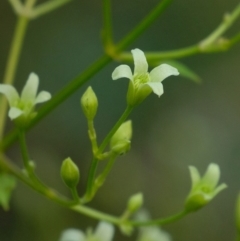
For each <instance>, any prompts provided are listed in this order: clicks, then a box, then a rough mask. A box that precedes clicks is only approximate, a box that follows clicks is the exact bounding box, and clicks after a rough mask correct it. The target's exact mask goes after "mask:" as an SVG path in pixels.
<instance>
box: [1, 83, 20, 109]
mask: <svg viewBox="0 0 240 241" xmlns="http://www.w3.org/2000/svg"><path fill="white" fill-rule="evenodd" d="M0 93H2V94H4V95H5V96H6V98H7V100H8V102H9V105H10V106H13V105H14V103H15V102H16V101H18V100H19V95H18V92H17V91H16V89H15V88H14V87H13V86H11V85H5V84H0Z"/></svg>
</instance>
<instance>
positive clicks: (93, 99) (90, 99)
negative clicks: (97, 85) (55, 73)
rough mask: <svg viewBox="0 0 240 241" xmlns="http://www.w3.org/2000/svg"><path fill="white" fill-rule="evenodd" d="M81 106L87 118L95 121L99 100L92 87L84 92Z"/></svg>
mask: <svg viewBox="0 0 240 241" xmlns="http://www.w3.org/2000/svg"><path fill="white" fill-rule="evenodd" d="M81 106H82V109H83V112H84V115H85V116H86V118H87V119H88V120H93V119H94V117H95V115H96V113H97V108H98V100H97V96H96V94H95V93H94V91H93V89H92V87H91V86H89V87H88V88H87V90H86V91H85V92H84V94H83V96H82V98H81Z"/></svg>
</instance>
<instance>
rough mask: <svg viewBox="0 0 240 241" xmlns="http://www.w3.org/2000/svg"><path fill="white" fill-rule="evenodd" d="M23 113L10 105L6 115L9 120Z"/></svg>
mask: <svg viewBox="0 0 240 241" xmlns="http://www.w3.org/2000/svg"><path fill="white" fill-rule="evenodd" d="M22 113H23V111H22V110H20V109H18V108H16V107H11V108H10V110H9V112H8V116H9V117H10V119H11V120H13V119H16V118H18V117H19V116H20V115H21V114H22Z"/></svg>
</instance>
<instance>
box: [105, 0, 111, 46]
mask: <svg viewBox="0 0 240 241" xmlns="http://www.w3.org/2000/svg"><path fill="white" fill-rule="evenodd" d="M103 42H104V45H105V46H108V45H112V42H113V34H112V13H111V0H103Z"/></svg>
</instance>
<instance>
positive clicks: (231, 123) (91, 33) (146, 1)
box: [0, 0, 240, 241]
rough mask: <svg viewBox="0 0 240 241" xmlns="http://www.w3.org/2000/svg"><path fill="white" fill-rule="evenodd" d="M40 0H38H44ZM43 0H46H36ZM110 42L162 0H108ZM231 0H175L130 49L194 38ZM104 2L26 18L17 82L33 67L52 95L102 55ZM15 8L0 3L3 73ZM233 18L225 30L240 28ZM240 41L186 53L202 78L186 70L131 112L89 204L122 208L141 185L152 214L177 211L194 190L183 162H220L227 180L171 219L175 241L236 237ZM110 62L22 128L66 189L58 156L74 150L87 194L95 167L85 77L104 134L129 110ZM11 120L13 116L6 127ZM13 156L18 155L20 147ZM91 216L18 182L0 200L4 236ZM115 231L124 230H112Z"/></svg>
mask: <svg viewBox="0 0 240 241" xmlns="http://www.w3.org/2000/svg"><path fill="white" fill-rule="evenodd" d="M39 2H41V1H39ZM42 2H44V1H42ZM112 3H113V16H114V17H113V21H114V36H115V40H116V41H118V40H120V39H121V38H122V37H123V36H124V35H125V34H127V33H128V32H129V31H130V30H131V29H132V28H133V27H134V26H136V25H137V24H138V22H139V21H140V20H141V19H142V18H143V17H144V16H145V15H146V14H147V13H148V12H149V11H150V10H151V9H152V8H154V6H155V5H156V4H157V3H158V1H157V0H142V1H137V0H122V1H116V0H115V1H112ZM238 3H239V1H237V0H228V1H226V0H210V1H209V0H198V1H197V0H181V1H180V0H178V1H177V0H175V1H174V2H173V4H172V5H171V6H170V7H169V8H168V9H167V11H166V12H165V13H164V14H163V15H162V16H161V17H160V18H159V19H158V20H157V21H156V22H155V23H154V24H153V25H152V26H151V28H149V29H148V30H147V31H146V32H145V33H144V34H143V35H142V36H141V37H140V38H139V39H138V40H137V41H135V42H134V44H132V46H131V47H130V48H129V50H131V49H132V48H136V47H137V48H140V49H142V50H143V51H154V50H170V49H176V48H181V47H185V46H189V45H192V44H194V43H197V42H198V41H200V40H201V39H203V38H204V37H206V36H207V35H208V34H209V33H210V32H211V31H213V29H214V28H215V27H216V26H217V25H218V24H219V23H220V22H221V20H222V16H223V14H224V13H225V12H227V11H231V10H233V8H234V7H235V6H236V5H237V4H238ZM101 8H102V5H101V1H97V0H95V1H91V0H90V1H79V0H75V1H73V2H72V3H70V4H68V5H66V6H64V7H62V8H61V9H59V10H57V11H55V12H53V13H51V14H48V15H46V16H43V17H41V18H39V19H37V20H34V21H33V22H31V23H30V25H29V28H28V32H27V35H26V41H25V43H24V46H23V52H22V55H21V58H20V62H19V67H18V70H17V75H16V87H17V88H18V89H19V90H21V88H22V86H23V85H24V83H25V81H26V79H27V77H28V75H29V73H30V72H31V71H34V72H36V73H37V74H38V75H39V77H40V80H41V83H40V89H41V90H48V91H50V92H51V93H53V94H54V93H57V92H58V91H59V90H60V89H61V88H62V87H63V86H64V85H65V84H67V83H68V82H69V81H70V80H71V79H73V78H74V77H75V76H77V75H78V74H79V73H81V72H82V71H83V70H84V69H85V68H86V67H87V66H89V65H90V64H91V63H92V62H93V61H94V60H96V59H97V58H98V57H99V56H101V55H102V54H103V48H102V45H101V41H100V32H101V28H102V14H101ZM15 23H16V16H15V15H14V14H13V12H12V9H11V7H10V5H9V3H8V1H6V0H1V1H0V41H1V44H0V74H1V78H2V76H3V73H4V69H5V64H6V58H7V55H8V51H9V46H10V41H11V38H12V34H13V30H14V26H15ZM239 27H240V20H238V21H237V23H236V24H235V25H234V26H233V27H232V28H231V30H230V31H229V32H228V33H227V36H232V35H233V34H235V33H237V32H238V31H239ZM239 55H240V45H237V46H234V47H233V48H232V49H231V50H230V51H229V52H226V53H218V54H213V55H199V56H194V57H189V58H186V59H183V63H185V64H187V65H188V66H189V67H190V68H192V69H193V70H195V71H196V72H197V73H198V74H199V75H200V76H201V77H202V80H203V82H202V84H201V85H197V84H195V83H193V82H191V81H189V80H186V79H184V78H182V77H171V78H169V79H167V80H165V81H164V90H165V94H164V95H163V96H162V97H161V98H160V99H158V98H157V96H155V95H151V96H150V97H148V99H147V100H146V101H145V102H144V103H143V104H142V105H141V106H139V107H138V108H136V110H135V111H134V113H133V114H132V115H131V119H132V120H133V128H134V134H133V140H132V149H131V151H130V153H129V154H128V155H126V156H123V157H121V158H119V159H118V161H117V163H116V165H115V166H114V168H113V171H112V173H111V175H110V176H109V178H108V180H107V182H106V185H105V186H104V187H103V188H102V189H101V190H100V191H99V193H98V194H97V196H96V198H95V200H94V201H93V202H92V203H91V204H90V205H91V206H92V207H94V208H96V209H99V210H103V211H107V212H109V213H112V214H115V215H120V214H121V212H122V211H123V209H124V208H125V204H126V202H127V199H128V197H129V196H130V195H131V194H133V193H136V192H139V191H142V192H143V193H144V197H145V207H147V208H148V209H149V211H150V212H151V214H152V216H153V217H155V218H156V217H164V216H167V215H170V214H174V213H176V212H178V211H179V210H181V208H182V206H183V203H184V199H185V197H186V195H187V194H188V191H189V189H190V177H189V171H188V166H189V165H195V166H196V167H198V168H199V170H200V171H201V173H203V172H204V171H205V169H206V168H207V166H208V164H209V163H210V162H214V163H218V164H219V165H220V167H221V170H222V173H221V174H222V175H221V182H226V183H227V184H228V185H229V188H228V189H227V190H225V191H224V192H222V193H221V194H220V195H219V196H218V197H217V198H216V199H215V200H214V201H213V202H212V203H211V204H210V205H209V206H207V207H205V208H204V209H203V210H201V211H199V212H197V213H194V214H192V215H189V217H187V218H184V219H183V220H181V221H179V222H177V223H175V224H172V225H168V226H167V227H166V228H165V229H166V230H167V231H169V232H170V233H171V234H172V237H173V240H175V241H193V240H194V241H203V240H204V241H213V240H215V241H226V240H234V236H235V227H234V205H235V199H236V196H237V194H238V192H239V190H240V178H239V177H240V148H239V145H240V94H239V92H240V77H239V71H240V68H239V60H240V58H239ZM118 64H119V63H111V64H109V65H108V66H107V67H106V68H104V69H103V70H102V71H100V72H99V73H98V74H97V75H95V76H94V78H92V79H91V80H90V81H89V83H87V84H86V85H85V86H84V87H83V88H82V89H81V90H78V91H77V92H76V93H75V94H74V95H72V96H71V98H69V99H68V100H67V101H66V102H65V103H64V104H62V105H61V106H59V107H58V108H57V109H55V110H54V111H53V112H52V113H51V114H50V115H48V116H47V117H46V118H45V119H44V121H42V122H41V123H40V124H38V125H37V126H36V127H34V128H33V129H32V130H31V131H30V132H29V134H28V138H27V140H28V143H29V148H30V153H31V157H32V159H33V160H34V161H36V163H37V171H38V174H39V175H40V176H41V177H42V178H43V180H45V181H46V182H47V183H49V185H51V186H53V187H54V188H56V189H58V190H59V191H61V192H63V193H65V194H66V195H68V191H67V190H66V188H65V187H64V185H63V184H62V182H61V179H60V176H59V170H60V165H61V162H62V160H63V159H65V158H66V157H68V156H70V157H71V158H72V159H73V160H74V161H75V162H76V163H77V164H78V166H79V167H80V170H81V183H80V185H79V192H80V193H83V192H84V187H85V184H86V177H87V171H88V168H89V165H90V160H91V153H90V144H89V141H88V138H87V129H86V121H85V119H84V116H83V114H82V111H81V109H80V107H79V98H80V96H81V95H82V93H83V91H84V90H85V89H86V88H87V86H88V85H89V84H91V85H92V87H93V89H94V90H95V92H96V94H97V96H98V99H99V112H98V115H97V118H96V128H97V132H98V136H99V140H101V139H103V138H104V136H105V135H106V133H107V132H108V130H110V128H111V127H112V126H113V124H114V123H115V122H116V120H117V119H118V117H119V116H120V115H121V113H122V111H123V110H124V108H125V95H126V89H127V84H128V81H127V80H124V79H123V80H119V81H116V82H113V81H112V80H111V73H112V71H113V70H114V68H115V67H116V66H117V65H118ZM11 127H12V125H11V124H9V125H8V129H10V128H11ZM9 156H10V157H11V158H12V160H14V161H15V162H16V163H18V164H19V165H21V158H20V153H19V149H18V146H17V145H15V146H14V147H13V148H11V149H10V150H9ZM96 224H97V222H96V221H95V220H92V219H90V218H87V217H84V216H82V215H79V214H77V213H73V212H71V211H68V210H67V209H64V208H62V207H60V206H58V205H56V204H54V203H52V202H51V201H49V200H47V199H45V198H44V197H42V196H41V195H39V194H37V193H35V192H34V191H32V190H30V189H29V188H28V187H26V186H25V185H23V184H22V183H19V185H18V187H17V189H16V190H15V191H14V194H13V199H12V201H11V210H10V211H9V212H4V211H3V210H0V240H1V241H26V240H27V241H28V240H29V241H30V240H34V241H45V240H46V241H55V240H56V241H57V240H58V237H59V234H60V232H61V231H62V230H63V229H66V228H69V227H75V228H80V229H84V230H85V229H86V228H87V227H89V226H95V225H96ZM115 240H131V239H130V238H124V237H123V236H121V235H120V234H119V231H117V236H116V237H115ZM133 240H134V239H133Z"/></svg>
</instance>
